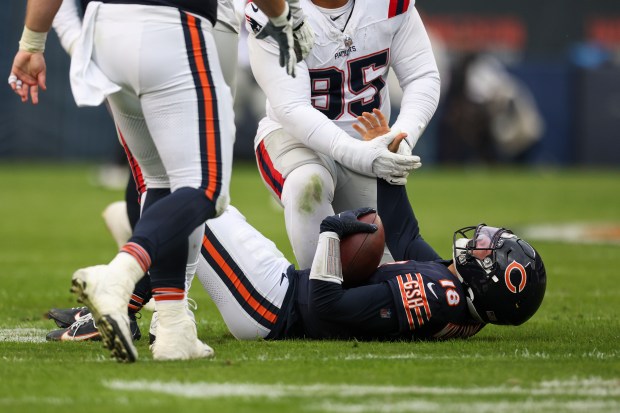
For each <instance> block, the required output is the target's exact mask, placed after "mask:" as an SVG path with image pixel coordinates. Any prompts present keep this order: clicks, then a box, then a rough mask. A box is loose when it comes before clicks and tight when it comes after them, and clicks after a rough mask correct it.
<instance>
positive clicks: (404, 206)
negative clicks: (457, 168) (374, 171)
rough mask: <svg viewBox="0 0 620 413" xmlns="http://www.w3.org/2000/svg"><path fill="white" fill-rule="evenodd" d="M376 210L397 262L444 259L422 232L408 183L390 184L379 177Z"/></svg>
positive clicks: (388, 245)
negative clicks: (408, 192)
mask: <svg viewBox="0 0 620 413" xmlns="http://www.w3.org/2000/svg"><path fill="white" fill-rule="evenodd" d="M377 212H378V213H379V216H380V217H381V221H382V222H383V227H384V229H385V244H386V245H387V247H388V248H389V250H390V252H391V253H392V256H393V257H394V259H395V260H396V261H403V260H416V261H434V260H438V259H441V257H440V256H439V254H437V252H436V251H435V250H434V249H433V248H432V247H431V246H430V245H429V244H428V243H427V242H426V241H425V240H424V238H422V236H421V235H420V226H419V224H418V220H417V218H416V216H415V214H414V212H413V209H412V208H411V203H410V202H409V198H408V196H407V189H406V187H405V185H390V184H389V183H387V182H386V181H384V180H383V179H377Z"/></svg>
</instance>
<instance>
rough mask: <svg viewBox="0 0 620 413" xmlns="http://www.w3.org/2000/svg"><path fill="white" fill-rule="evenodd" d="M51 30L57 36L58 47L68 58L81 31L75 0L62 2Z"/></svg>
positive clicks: (80, 20)
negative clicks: (59, 46)
mask: <svg viewBox="0 0 620 413" xmlns="http://www.w3.org/2000/svg"><path fill="white" fill-rule="evenodd" d="M52 28H53V29H54V31H55V32H56V34H57V35H58V39H59V40H60V45H61V46H62V48H63V49H64V50H65V52H67V54H68V55H69V56H71V54H72V53H73V46H74V45H75V42H76V41H77V39H78V37H80V32H81V31H82V19H81V18H80V13H79V11H78V7H77V4H76V0H64V1H63V2H62V4H61V5H60V8H59V9H58V13H56V17H54V21H53V22H52Z"/></svg>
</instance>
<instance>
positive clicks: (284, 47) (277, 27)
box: [256, 2, 297, 77]
mask: <svg viewBox="0 0 620 413" xmlns="http://www.w3.org/2000/svg"><path fill="white" fill-rule="evenodd" d="M267 36H271V37H273V38H274V39H275V41H276V42H278V47H279V48H280V67H283V68H285V69H286V73H288V74H289V75H291V76H293V77H295V65H296V64H297V58H296V57H295V50H294V48H293V45H294V40H293V17H292V15H291V12H290V9H289V6H288V3H286V2H285V3H284V13H282V14H281V15H280V16H278V17H270V18H269V22H268V23H267V24H266V25H265V26H264V27H263V28H262V29H261V30H260V31H259V32H258V33H256V38H257V39H264V38H265V37H267Z"/></svg>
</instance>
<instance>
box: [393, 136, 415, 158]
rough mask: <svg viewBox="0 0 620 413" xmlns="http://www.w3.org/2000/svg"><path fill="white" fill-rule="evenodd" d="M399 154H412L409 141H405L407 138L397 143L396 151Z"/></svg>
mask: <svg viewBox="0 0 620 413" xmlns="http://www.w3.org/2000/svg"><path fill="white" fill-rule="evenodd" d="M396 153H397V154H399V155H407V156H409V155H411V154H413V148H412V147H411V145H409V142H407V139H403V140H402V141H401V142H400V145H398V151H397V152H396Z"/></svg>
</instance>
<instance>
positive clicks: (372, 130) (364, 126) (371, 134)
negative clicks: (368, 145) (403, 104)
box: [353, 108, 411, 155]
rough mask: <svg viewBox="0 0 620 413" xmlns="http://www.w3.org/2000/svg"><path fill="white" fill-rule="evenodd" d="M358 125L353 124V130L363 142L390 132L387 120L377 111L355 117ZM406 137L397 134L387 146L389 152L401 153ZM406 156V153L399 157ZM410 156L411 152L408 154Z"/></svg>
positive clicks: (404, 134)
mask: <svg viewBox="0 0 620 413" xmlns="http://www.w3.org/2000/svg"><path fill="white" fill-rule="evenodd" d="M357 121H358V122H359V123H354V124H353V129H355V131H356V132H357V133H359V134H360V136H361V137H362V139H363V140H365V141H370V140H373V139H375V138H378V137H379V136H383V135H385V134H387V133H389V132H390V126H389V125H388V122H387V119H386V118H385V116H384V115H383V113H382V112H381V111H380V110H379V109H376V108H375V109H373V110H372V113H370V112H363V113H362V115H361V116H358V117H357ZM406 137H407V134H406V133H400V134H397V135H396V136H395V137H394V140H393V141H392V142H391V143H390V144H389V145H388V149H389V151H390V152H394V153H401V152H400V149H399V148H400V147H401V146H403V145H402V144H401V142H404V143H405V144H406V145H407V146H408V144H407V141H405V140H404V139H405V138H406ZM404 154H407V153H406V152H403V153H401V155H404ZM408 155H411V151H410V152H409V153H408Z"/></svg>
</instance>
